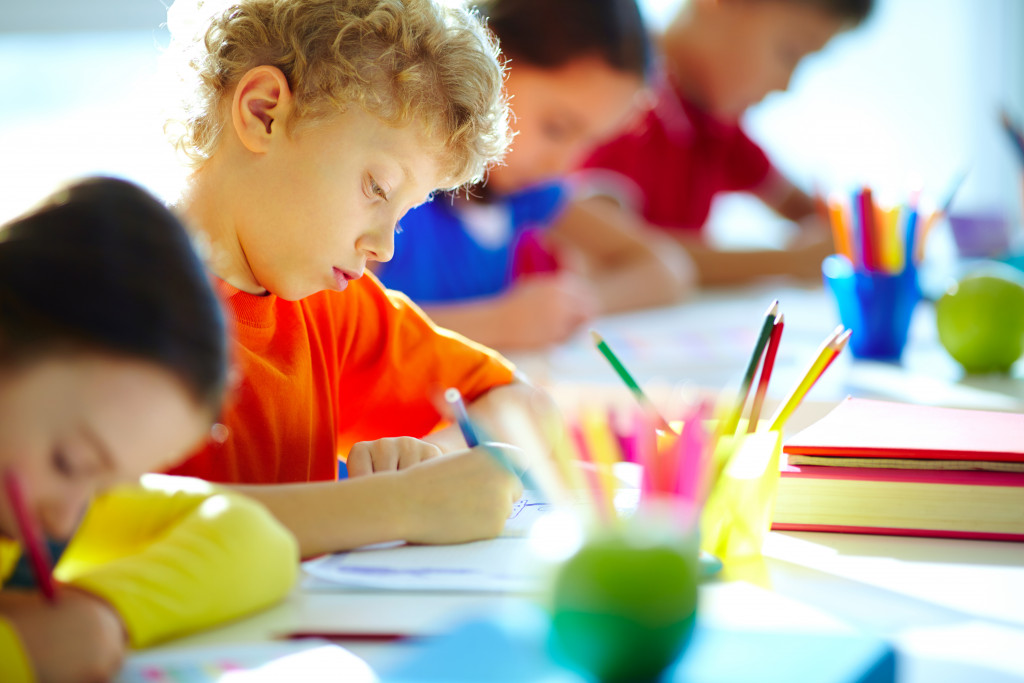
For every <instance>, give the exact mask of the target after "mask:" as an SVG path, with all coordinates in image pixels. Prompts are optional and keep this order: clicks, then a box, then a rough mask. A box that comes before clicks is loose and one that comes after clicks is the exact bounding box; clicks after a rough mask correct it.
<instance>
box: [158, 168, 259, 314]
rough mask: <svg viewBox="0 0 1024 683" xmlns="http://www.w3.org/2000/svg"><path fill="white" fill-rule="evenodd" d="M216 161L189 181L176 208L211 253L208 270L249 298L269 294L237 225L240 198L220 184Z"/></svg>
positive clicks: (207, 256)
mask: <svg viewBox="0 0 1024 683" xmlns="http://www.w3.org/2000/svg"><path fill="white" fill-rule="evenodd" d="M218 178H219V174H218V173H217V169H216V161H215V160H214V159H211V160H209V161H208V162H207V164H206V165H205V166H204V167H203V168H200V169H199V170H197V171H195V172H194V173H193V174H192V175H191V176H190V177H189V180H188V183H187V185H186V189H185V191H184V192H183V193H182V195H181V198H180V199H179V200H178V203H177V206H176V208H177V209H178V210H179V211H180V212H181V213H183V214H184V216H185V217H186V219H187V221H188V224H189V225H190V226H191V227H192V229H193V230H195V231H197V232H198V233H199V236H200V242H201V244H204V245H205V247H206V248H207V249H208V251H207V253H205V254H203V257H204V261H205V263H206V267H207V268H208V269H209V270H210V271H211V272H212V273H213V274H214V275H216V276H217V277H219V278H220V279H221V280H224V281H225V282H227V283H228V284H229V285H231V286H232V287H234V288H235V289H238V290H240V291H243V292H247V293H249V294H266V293H267V290H266V289H264V288H263V287H262V286H261V285H260V284H259V282H257V281H256V278H255V276H254V275H253V273H252V270H251V269H250V268H249V264H248V261H247V260H246V257H245V252H244V250H243V249H242V245H241V243H240V242H239V239H238V231H237V228H236V226H235V223H234V218H233V217H234V216H236V215H237V213H236V212H235V211H234V207H233V206H231V202H232V201H235V199H234V198H237V197H239V196H240V195H239V194H238V193H236V192H232V190H231V188H230V187H228V186H226V185H224V184H223V183H222V182H221V181H220V180H218Z"/></svg>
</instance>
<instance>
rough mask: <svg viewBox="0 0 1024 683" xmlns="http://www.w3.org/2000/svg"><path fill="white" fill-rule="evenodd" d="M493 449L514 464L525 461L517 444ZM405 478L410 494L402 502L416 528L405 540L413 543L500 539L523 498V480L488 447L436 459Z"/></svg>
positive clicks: (414, 469)
mask: <svg viewBox="0 0 1024 683" xmlns="http://www.w3.org/2000/svg"><path fill="white" fill-rule="evenodd" d="M487 448H500V449H501V450H502V453H503V454H504V455H505V457H506V458H508V459H509V461H510V462H512V463H516V462H517V460H519V459H520V458H519V449H517V448H515V447H513V446H508V445H504V444H488V445H487ZM399 476H401V477H402V479H403V481H402V483H401V486H402V488H404V491H402V493H401V494H400V496H399V497H398V499H397V500H400V501H401V502H402V504H403V505H405V506H406V509H405V510H404V511H403V513H404V514H402V516H401V517H402V519H405V520H408V524H409V525H410V528H408V529H407V530H406V532H405V533H404V534H403V536H402V537H403V538H404V539H405V540H406V541H408V542H410V543H465V542H467V541H478V540H480V539H485V538H494V537H495V536H497V535H498V534H500V533H501V531H502V529H503V528H504V526H505V522H506V520H508V516H509V514H511V512H512V506H513V504H515V502H516V501H517V500H519V498H520V497H522V495H523V485H522V483H521V482H520V481H519V478H518V477H517V476H516V475H514V474H512V473H511V472H509V471H508V469H506V468H505V467H503V466H502V465H500V464H499V463H498V462H497V460H495V458H494V456H493V455H491V454H490V453H488V452H487V451H486V450H485V449H484V448H483V447H477V448H473V449H471V450H467V451H460V452H458V453H452V454H451V455H446V456H445V457H443V458H437V459H434V460H431V461H430V462H426V463H424V464H423V465H421V466H420V467H414V468H412V469H410V470H408V471H405V472H402V473H401V474H400V475H399Z"/></svg>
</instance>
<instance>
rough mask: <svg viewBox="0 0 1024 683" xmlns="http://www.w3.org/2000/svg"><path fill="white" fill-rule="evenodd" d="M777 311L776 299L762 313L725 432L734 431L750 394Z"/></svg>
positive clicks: (730, 432) (732, 432) (777, 301)
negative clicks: (755, 339)
mask: <svg viewBox="0 0 1024 683" xmlns="http://www.w3.org/2000/svg"><path fill="white" fill-rule="evenodd" d="M778 312H779V300H778V299H776V300H775V301H773V302H772V303H771V305H770V306H769V307H768V310H767V311H766V312H765V314H764V321H763V322H762V323H761V331H760V333H759V334H758V335H757V342H756V343H755V344H754V352H753V353H752V354H751V356H750V360H749V361H747V369H746V371H745V372H744V373H743V381H742V383H741V384H740V390H739V393H738V394H737V395H736V404H735V405H734V406H733V408H732V411H731V412H730V413H729V419H728V421H727V422H726V424H725V431H724V433H725V434H734V433H736V427H737V426H738V425H739V421H740V416H741V415H742V414H743V406H745V405H746V403H747V396H748V395H749V394H750V386H751V385H752V384H753V382H754V375H755V374H756V373H757V368H758V366H759V365H760V364H761V357H762V356H763V355H764V349H765V347H766V346H767V345H768V339H769V338H770V337H771V334H772V327H773V326H774V325H775V318H776V315H777V314H778Z"/></svg>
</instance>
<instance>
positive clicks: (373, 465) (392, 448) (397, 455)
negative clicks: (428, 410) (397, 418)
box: [347, 436, 441, 477]
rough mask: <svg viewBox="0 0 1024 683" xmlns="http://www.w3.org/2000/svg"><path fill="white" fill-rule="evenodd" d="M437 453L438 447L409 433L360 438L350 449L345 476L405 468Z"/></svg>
mask: <svg viewBox="0 0 1024 683" xmlns="http://www.w3.org/2000/svg"><path fill="white" fill-rule="evenodd" d="M439 455H441V449H440V448H438V447H437V446H435V445H434V444H432V443H427V442H426V441H421V440H420V439H414V438H413V437H411V436H396V437H392V438H387V439H378V440H376V441H360V442H359V443H357V444H355V445H354V446H352V450H351V451H349V454H348V461H347V465H348V476H349V477H361V476H363V475H367V474H373V473H374V472H389V471H393V470H404V469H406V468H407V467H412V466H413V465H418V464H419V463H421V462H424V461H426V460H432V459H434V458H436V457H437V456H439Z"/></svg>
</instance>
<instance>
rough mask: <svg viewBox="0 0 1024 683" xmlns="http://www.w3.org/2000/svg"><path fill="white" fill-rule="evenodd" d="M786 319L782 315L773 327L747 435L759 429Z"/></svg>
mask: <svg viewBox="0 0 1024 683" xmlns="http://www.w3.org/2000/svg"><path fill="white" fill-rule="evenodd" d="M785 325H786V323H785V319H784V316H783V315H782V314H779V317H778V318H777V319H776V320H775V324H774V325H772V335H771V337H770V338H769V339H768V348H767V349H766V350H765V352H764V363H762V365H761V377H760V379H759V380H758V382H757V391H756V392H755V393H754V404H753V405H752V406H751V407H750V419H749V420H748V421H747V433H748V434H750V433H752V432H753V431H754V430H756V429H757V421H758V420H760V419H761V408H762V406H764V397H765V395H766V394H767V393H768V382H769V380H771V376H772V368H774V367H775V355H776V354H777V353H778V351H779V340H780V339H781V338H782V328H783V327H785Z"/></svg>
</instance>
